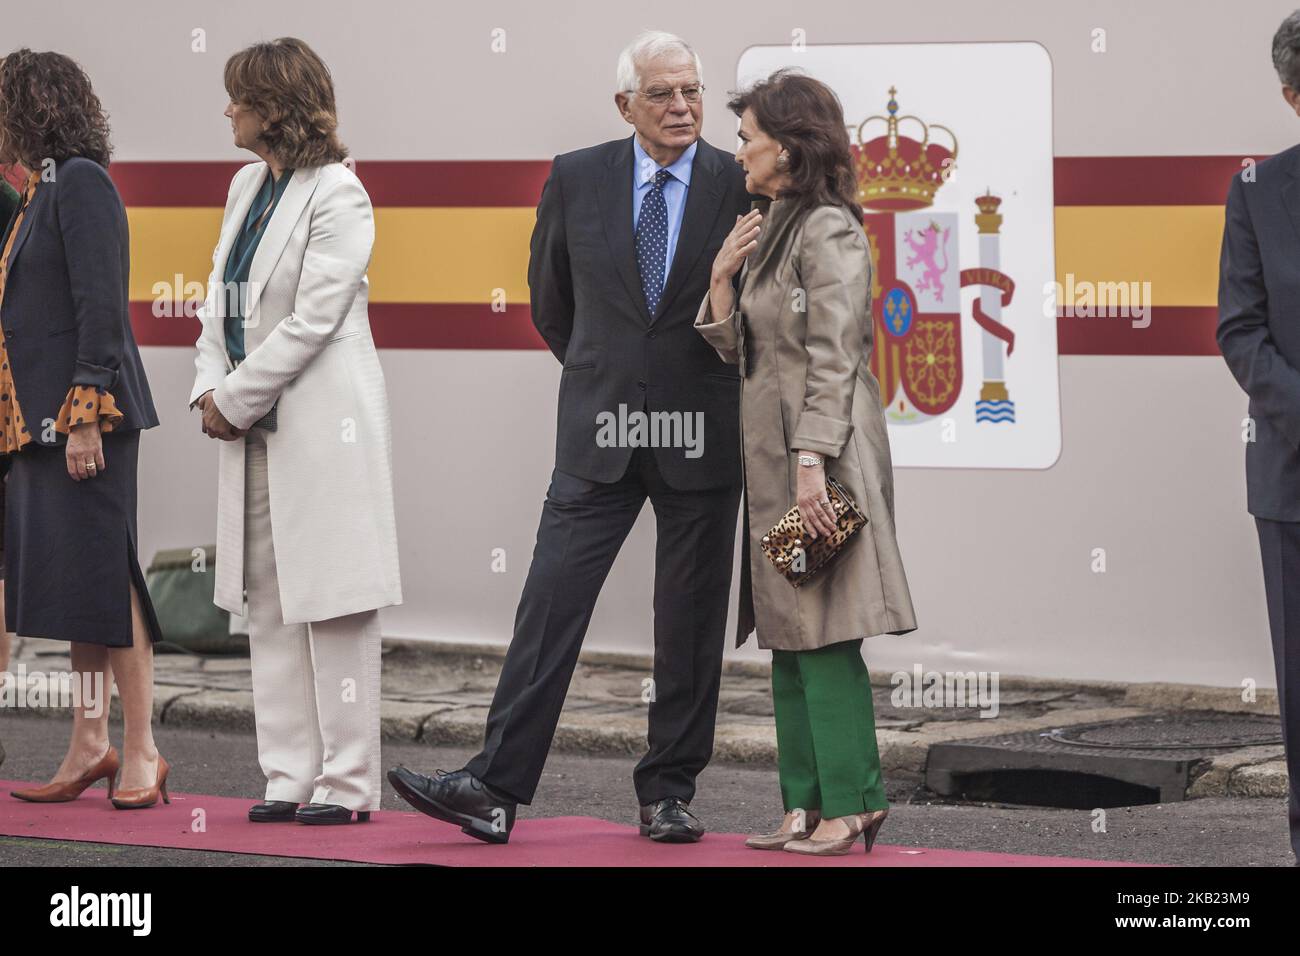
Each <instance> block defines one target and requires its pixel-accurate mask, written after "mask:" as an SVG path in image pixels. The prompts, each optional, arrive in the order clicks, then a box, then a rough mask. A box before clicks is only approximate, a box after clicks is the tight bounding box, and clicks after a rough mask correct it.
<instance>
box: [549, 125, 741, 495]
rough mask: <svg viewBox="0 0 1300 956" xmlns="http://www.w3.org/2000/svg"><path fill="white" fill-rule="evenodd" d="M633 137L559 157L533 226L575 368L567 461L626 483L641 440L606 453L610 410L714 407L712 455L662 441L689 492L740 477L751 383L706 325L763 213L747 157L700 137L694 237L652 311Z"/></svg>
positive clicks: (690, 233)
mask: <svg viewBox="0 0 1300 956" xmlns="http://www.w3.org/2000/svg"><path fill="white" fill-rule="evenodd" d="M632 166H633V152H632V137H631V136H629V137H627V138H626V139H619V140H614V141H612V142H608V143H602V144H601V145H599V146H592V147H589V148H587V149H580V150H576V151H574V152H571V153H564V154H562V155H559V156H556V157H555V160H554V161H553V164H552V166H551V174H550V177H549V178H548V179H547V181H546V185H545V186H544V187H543V188H542V197H541V202H540V204H539V205H538V207H537V225H536V227H535V228H534V229H533V235H532V244H531V253H532V254H531V257H530V259H529V262H528V286H529V291H530V294H531V299H532V314H533V324H534V325H536V326H537V331H538V332H540V333H541V335H542V338H543V339H545V340H546V344H547V345H548V346H550V349H551V351H552V352H553V353H555V357H556V358H558V359H559V360H560V361H561V362H562V363H563V364H564V370H563V372H562V373H561V379H560V396H559V409H558V425H557V432H556V447H555V467H556V468H558V469H560V470H561V471H566V472H569V473H570V474H574V475H578V476H579V477H581V478H586V479H588V480H589V481H599V482H612V481H617V480H618V479H619V478H620V477H622V475H623V472H624V471H625V470H626V468H627V465H628V460H629V459H630V458H631V455H632V451H633V448H632V447H631V446H630V445H628V444H626V443H625V444H623V445H621V446H614V447H602V446H601V444H599V443H598V441H597V429H598V426H597V415H598V414H600V413H602V412H608V413H611V414H612V415H615V416H617V415H618V414H619V406H620V404H622V405H625V406H627V411H628V412H633V411H646V412H668V413H673V412H678V413H681V414H682V415H683V416H684V415H687V414H690V415H694V413H696V412H702V413H703V423H704V428H703V447H702V451H703V453H702V454H701V455H700V456H699V457H697V458H688V457H686V455H685V449H683V448H681V447H659V448H654V449H653V452H654V454H655V456H656V457H655V460H656V463H657V464H658V466H659V471H660V473H661V474H662V475H663V477H664V480H665V481H667V482H668V483H669V484H670V485H672V486H673V487H675V488H678V489H683V490H692V489H701V488H713V487H721V486H726V485H735V484H739V482H740V480H741V471H740V444H739V434H740V421H739V408H740V385H739V381H740V380H739V377H738V375H737V371H736V368H735V366H731V365H726V364H724V363H723V361H722V360H721V359H720V358H719V357H718V355H717V353H716V352H715V351H714V350H713V348H712V347H711V346H710V345H709V344H708V343H707V342H705V341H704V340H703V339H702V338H701V337H700V335H699V334H698V333H697V332H696V331H695V328H694V321H695V313H696V312H697V311H698V310H699V307H700V300H701V299H703V298H704V295H705V293H706V292H707V291H708V288H709V276H710V273H711V271H712V268H713V260H714V258H715V257H716V256H717V254H718V250H719V249H720V248H721V247H722V243H723V241H724V240H725V239H726V237H727V233H729V232H730V231H731V229H732V228H733V227H734V226H735V224H736V216H737V214H743V213H746V212H748V211H749V196H748V194H747V193H746V192H745V174H744V171H743V170H742V169H741V168H740V166H739V165H738V164H737V163H736V160H735V157H733V156H732V155H731V154H730V153H727V152H724V151H723V150H720V149H716V148H714V147H713V146H710V145H709V144H708V143H706V142H705V141H704V140H702V139H701V140H699V145H698V147H697V148H696V151H695V158H694V160H693V162H692V165H691V182H690V187H689V189H688V190H687V194H686V208H685V209H684V211H683V214H682V226H681V232H680V234H679V236H678V239H677V247H676V251H675V253H674V256H673V261H672V263H671V264H670V266H669V269H668V274H667V277H666V279H665V282H664V291H663V295H662V296H661V297H660V300H659V308H658V310H657V312H656V314H655V315H650V314H649V310H648V309H647V308H646V302H645V294H644V292H643V291H642V286H641V274H640V271H639V270H638V268H637V263H636V248H635V237H634V234H633V230H632Z"/></svg>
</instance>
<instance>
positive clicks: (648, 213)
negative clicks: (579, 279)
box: [636, 169, 672, 318]
mask: <svg viewBox="0 0 1300 956" xmlns="http://www.w3.org/2000/svg"><path fill="white" fill-rule="evenodd" d="M671 175H672V173H670V172H669V171H668V170H666V169H661V170H659V171H657V172H656V173H655V178H654V182H653V183H651V184H650V192H649V194H648V195H647V196H646V197H645V199H643V200H641V214H640V215H639V216H638V217H637V220H636V264H637V267H638V268H639V269H640V270H641V288H642V289H644V290H645V304H646V308H647V309H649V310H650V317H651V318H654V314H655V310H656V309H658V308H659V297H660V296H661V295H663V292H664V264H665V261H666V260H667V259H668V203H666V202H665V201H664V183H665V182H666V181H667V179H668V177H669V176H671Z"/></svg>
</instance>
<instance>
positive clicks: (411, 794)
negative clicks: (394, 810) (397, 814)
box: [388, 767, 516, 843]
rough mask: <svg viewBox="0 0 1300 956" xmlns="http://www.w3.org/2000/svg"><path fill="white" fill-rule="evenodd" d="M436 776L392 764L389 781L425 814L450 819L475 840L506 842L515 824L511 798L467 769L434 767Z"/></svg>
mask: <svg viewBox="0 0 1300 956" xmlns="http://www.w3.org/2000/svg"><path fill="white" fill-rule="evenodd" d="M435 773H436V776H433V777H426V776H425V775H424V774H422V773H416V772H415V771H413V770H407V769H406V768H405V767H395V768H394V769H392V770H390V771H388V782H389V783H391V784H392V785H393V789H394V790H396V791H397V795H398V796H399V797H401V798H402V799H403V800H405V801H406V802H407V803H409V804H410V805H411V806H413V807H415V809H417V810H419V811H420V812H421V813H423V814H424V815H425V816H428V817H433V818H434V819H435V820H442V821H443V822H444V823H453V824H455V825H456V826H458V827H460V828H461V830H462V831H463V832H464V833H468V834H469V835H470V836H472V837H473V838H474V839H476V840H482V841H483V842H484V843H506V842H508V841H509V840H510V831H511V830H512V829H514V826H515V807H516V804H515V802H514V801H513V800H511V799H509V798H508V797H506V796H505V794H502V793H499V792H498V791H496V790H493V789H492V788H491V787H489V786H488V785H487V784H486V783H484V782H483V781H482V780H480V779H479V778H478V777H476V776H474V775H473V774H472V773H470V772H469V771H468V770H456V771H454V772H452V773H448V772H447V771H445V770H438V771H435Z"/></svg>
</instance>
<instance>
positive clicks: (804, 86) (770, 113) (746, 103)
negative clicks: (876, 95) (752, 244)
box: [727, 67, 862, 221]
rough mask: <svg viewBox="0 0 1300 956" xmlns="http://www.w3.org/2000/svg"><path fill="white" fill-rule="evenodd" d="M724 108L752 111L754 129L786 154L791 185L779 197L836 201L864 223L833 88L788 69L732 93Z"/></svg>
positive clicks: (810, 203) (816, 202) (818, 202)
mask: <svg viewBox="0 0 1300 956" xmlns="http://www.w3.org/2000/svg"><path fill="white" fill-rule="evenodd" d="M727 109H729V110H731V111H732V112H733V113H735V114H736V115H737V116H740V115H742V114H743V113H744V112H745V110H746V109H752V110H753V111H754V122H756V123H757V124H758V128H759V129H761V130H762V131H763V132H765V133H766V134H767V135H768V136H771V137H772V138H773V139H775V140H776V141H777V142H779V143H780V144H781V145H782V146H783V147H785V150H786V152H788V153H789V154H790V160H789V167H788V168H787V169H786V170H785V172H786V175H787V176H789V178H790V185H789V187H788V188H787V189H785V190H784V191H783V192H782V193H781V195H780V197H778V198H781V199H792V200H794V202H795V203H796V204H797V205H798V206H805V207H809V208H811V207H813V206H820V205H823V204H825V203H836V204H838V205H841V206H844V207H845V208H847V209H848V210H849V212H851V213H852V214H853V216H854V218H856V219H858V220H859V221H860V220H861V219H862V207H861V206H859V205H858V201H857V196H858V181H857V178H856V177H855V176H854V174H853V155H852V153H851V152H850V150H849V133H848V128H847V127H846V126H845V125H844V108H843V107H842V106H840V100H839V97H837V96H836V95H835V91H834V90H832V89H831V88H830V87H829V86H827V85H826V84H825V83H823V82H821V81H820V80H814V79H813V78H812V77H810V76H804V75H802V74H800V73H796V72H794V70H793V68H789V67H787V68H785V69H781V70H777V71H776V72H775V73H773V74H772V75H771V76H769V77H768V78H767V79H766V80H759V81H758V82H757V83H755V84H754V85H753V86H751V87H750V88H749V89H747V90H745V91H744V92H741V93H736V94H733V95H732V98H731V99H730V100H729V101H728V103H727Z"/></svg>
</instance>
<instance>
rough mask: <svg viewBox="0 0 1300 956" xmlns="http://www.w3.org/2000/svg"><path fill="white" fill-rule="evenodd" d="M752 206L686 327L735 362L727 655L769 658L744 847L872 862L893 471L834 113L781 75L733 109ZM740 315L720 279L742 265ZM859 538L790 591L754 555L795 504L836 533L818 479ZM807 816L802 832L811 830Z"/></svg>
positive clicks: (888, 622) (900, 628)
mask: <svg viewBox="0 0 1300 956" xmlns="http://www.w3.org/2000/svg"><path fill="white" fill-rule="evenodd" d="M728 106H729V107H730V108H731V109H732V110H733V112H735V113H736V114H737V115H739V116H740V118H741V126H740V137H741V140H742V146H741V149H740V151H739V152H738V153H737V156H736V159H737V161H738V162H740V163H741V164H742V165H743V166H744V167H745V172H746V179H747V182H746V187H747V188H748V189H749V191H750V192H751V193H755V194H758V195H764V196H769V197H773V201H772V203H771V205H770V207H769V208H768V211H767V214H766V216H764V214H763V213H762V211H761V210H755V211H753V212H751V213H750V214H749V215H748V216H745V217H741V218H739V219H738V220H737V223H736V227H735V229H734V230H733V231H732V233H731V235H730V236H729V237H728V239H727V241H726V243H725V244H724V245H723V247H722V249H721V250H720V252H719V253H718V257H717V259H716V261H715V263H714V267H713V280H712V284H711V288H710V292H709V294H708V295H707V296H706V297H705V299H704V301H703V302H702V303H701V305H700V311H699V314H698V316H697V317H696V322H695V325H696V328H697V329H698V331H699V332H700V334H701V335H703V336H704V337H705V339H706V340H708V342H709V343H710V344H711V345H713V346H714V348H715V349H717V351H718V353H719V354H720V355H721V356H722V358H723V359H724V360H725V361H727V362H730V363H733V364H737V365H739V367H740V374H741V389H742V391H741V432H742V444H743V453H744V467H745V511H744V519H745V537H744V542H743V544H744V547H743V552H742V554H743V557H742V568H741V600H740V615H739V616H740V622H739V627H738V633H737V644H740V643H743V642H744V641H745V640H746V639H747V638H748V635H749V632H750V631H751V630H754V629H755V628H757V631H758V643H759V646H760V647H763V648H768V649H771V650H772V652H773V654H772V692H773V701H774V709H775V714H776V723H777V747H778V752H779V753H778V761H779V766H780V777H781V791H782V799H783V801H784V803H785V809H786V817H785V820H784V821H783V823H782V826H781V828H780V829H779V830H778V831H776V832H775V833H771V834H766V835H764V836H760V837H753V838H751V839H750V840H749V841H748V843H747V845H749V846H751V847H754V848H757V849H785V850H789V851H792V852H800V853H810V854H818V855H823V854H841V853H846V852H848V851H849V850H850V849H851V848H852V846H853V844H854V842H855V841H856V839H857V837H858V836H860V835H862V834H863V833H864V832H865V833H866V844H867V849H868V851H869V850H870V848H871V843H872V841H873V840H874V838H875V834H876V832H877V831H878V829H879V827H880V824H881V823H882V822H883V821H884V818H885V815H886V813H887V812H888V811H887V808H888V801H887V800H886V799H885V791H884V786H883V782H882V778H881V773H880V760H879V755H878V752H877V748H876V742H875V726H874V717H873V713H872V711H873V707H872V699H871V683H870V679H869V677H868V674H867V669H866V665H865V664H864V663H863V660H862V656H861V647H862V641H863V639H864V638H867V637H872V636H874V635H878V634H906V633H907V632H909V631H912V630H914V629H915V628H916V618H915V615H914V613H913V610H912V601H911V596H910V594H909V592H908V587H907V578H906V576H905V574H904V572H903V562H902V557H901V556H900V554H899V550H898V542H897V540H896V539H895V536H894V494H893V469H892V464H891V461H890V453H889V435H888V432H887V430H886V426H885V419H884V414H883V410H882V408H881V404H880V387H879V385H878V383H877V382H876V379H875V377H874V376H873V375H872V373H871V369H870V367H869V364H868V361H869V359H870V355H871V336H872V325H871V255H870V251H869V247H868V243H867V238H866V234H865V233H864V232H863V229H862V211H861V209H860V207H858V206H857V204H856V202H855V199H854V197H855V194H856V181H855V178H854V175H853V171H852V165H851V158H850V153H849V141H848V136H847V133H846V132H845V126H844V118H843V112H842V110H841V108H840V105H839V102H838V100H837V99H836V97H835V94H834V93H833V92H832V91H831V90H830V88H829V87H827V86H825V85H824V84H822V83H820V82H818V81H817V80H814V79H811V78H809V77H806V76H801V75H798V74H795V73H792V72H790V71H779V72H778V73H776V74H773V76H772V77H770V78H769V79H768V80H766V81H763V82H760V83H759V84H757V85H756V86H754V87H753V88H752V89H751V90H749V91H747V92H745V93H742V94H740V95H739V96H737V97H735V98H734V99H733V100H732V101H731V102H730V103H729V104H728ZM742 264H743V271H742V274H741V294H740V301H739V304H737V303H736V301H735V300H736V296H735V293H734V291H733V288H732V280H733V277H734V276H735V273H736V271H737V270H739V269H741V267H742ZM827 475H830V476H833V477H835V478H836V479H838V480H839V482H840V483H841V484H842V485H843V487H844V489H845V490H846V491H847V492H848V494H849V496H850V497H851V498H852V499H853V500H854V501H855V502H856V503H857V505H858V507H859V508H860V509H861V511H862V512H863V514H864V515H865V516H866V517H867V524H866V526H865V527H864V528H863V529H862V530H861V531H860V532H859V533H858V534H857V535H856V536H855V537H853V538H851V539H850V540H849V542H848V544H847V545H845V547H844V549H843V550H842V551H841V552H840V553H839V554H838V555H836V556H835V558H834V559H833V560H832V561H831V562H830V563H829V564H828V565H826V567H824V568H822V569H821V570H820V571H818V572H817V574H816V575H814V576H813V577H812V578H811V579H810V580H809V581H808V582H806V583H805V584H804V585H803V586H802V587H801V588H798V589H796V588H794V587H792V586H791V585H790V584H789V582H788V581H787V580H786V579H785V578H784V577H783V576H782V575H781V574H780V573H778V572H777V570H776V569H775V568H774V567H773V566H772V565H771V564H770V563H769V562H768V560H767V558H766V557H765V556H764V554H763V553H762V551H761V550H760V548H759V540H760V539H761V537H762V535H763V534H764V533H765V532H766V531H767V530H768V529H769V528H771V527H772V526H773V525H774V524H776V523H777V521H779V520H780V519H781V517H782V516H783V515H784V514H785V513H786V512H787V511H788V510H789V509H790V508H791V506H792V505H795V504H797V505H798V507H799V510H800V515H801V517H802V518H803V521H804V523H805V525H807V526H809V527H810V528H811V529H812V532H813V533H814V534H825V533H828V532H830V531H832V530H833V529H834V520H833V514H831V513H829V511H828V499H827V496H826V476H827ZM814 821H816V823H817V827H816V830H815V831H812V832H810V827H811V825H812V824H813V822H814Z"/></svg>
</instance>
